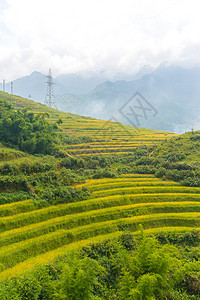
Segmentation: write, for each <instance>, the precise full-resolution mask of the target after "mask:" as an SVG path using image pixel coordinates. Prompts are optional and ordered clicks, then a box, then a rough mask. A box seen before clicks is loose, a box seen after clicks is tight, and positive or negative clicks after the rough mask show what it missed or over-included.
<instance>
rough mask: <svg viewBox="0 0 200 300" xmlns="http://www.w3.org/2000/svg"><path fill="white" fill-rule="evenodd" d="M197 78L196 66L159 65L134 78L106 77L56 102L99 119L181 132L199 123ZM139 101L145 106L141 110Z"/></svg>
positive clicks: (65, 107) (197, 125) (73, 110)
mask: <svg viewBox="0 0 200 300" xmlns="http://www.w3.org/2000/svg"><path fill="white" fill-rule="evenodd" d="M199 81H200V68H192V69H184V68H181V67H178V66H166V65H161V66H160V67H159V68H157V69H156V70H155V71H153V72H151V73H150V74H147V75H145V76H143V77H142V78H140V79H138V80H132V81H124V80H120V81H115V82H111V81H106V82H104V83H102V84H100V85H98V86H97V87H96V88H95V89H94V90H93V91H91V92H90V93H87V94H85V95H65V96H62V97H58V102H59V106H60V109H62V110H64V111H71V112H73V113H78V114H82V115H86V116H92V117H96V118H101V119H110V118H111V117H112V116H114V117H115V118H116V119H117V120H119V121H120V122H122V123H124V124H130V125H132V126H138V127H147V128H151V129H157V130H168V131H174V132H184V131H188V130H190V129H191V128H194V129H199V127H200V85H199ZM137 92H139V94H136V98H134V97H133V99H132V100H130V102H128V101H129V99H130V98H131V97H132V96H133V95H135V93H137ZM138 97H139V100H138ZM140 98H141V99H140ZM127 102H128V103H127ZM126 103H127V104H126ZM140 104H141V105H142V104H143V105H144V106H145V107H146V109H145V110H144V109H143V110H144V111H142V109H141V107H140ZM131 107H132V111H131ZM155 112H156V115H155ZM154 115H155V116H154Z"/></svg>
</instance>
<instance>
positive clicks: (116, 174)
mask: <svg viewBox="0 0 200 300" xmlns="http://www.w3.org/2000/svg"><path fill="white" fill-rule="evenodd" d="M0 96H1V97H3V98H4V99H7V100H10V101H11V103H12V104H13V105H14V107H15V108H17V109H19V108H22V107H26V106H29V107H32V109H33V111H34V112H35V113H36V114H38V113H41V112H48V113H49V121H50V122H55V121H56V120H58V119H62V122H59V131H58V134H61V135H63V139H61V140H60V144H59V147H60V150H61V151H60V152H56V154H55V155H43V154H42V155H41V154H40V153H39V154H37V155H31V154H27V153H24V152H22V151H18V150H15V149H11V148H8V147H6V146H5V141H4V145H3V144H1V145H0V271H1V272H0V278H1V280H4V279H6V278H10V277H13V276H16V275H21V274H22V273H24V272H27V271H28V270H29V271H30V270H33V269H34V268H35V267H36V266H37V265H38V264H39V265H42V264H47V263H49V262H51V261H52V260H54V259H55V258H56V257H58V256H60V255H64V254H65V253H66V252H68V251H70V250H71V249H77V248H80V247H82V246H84V245H88V244H90V243H91V242H93V243H94V242H95V243H96V242H98V241H104V240H107V239H113V238H114V237H117V236H120V235H121V234H122V233H123V232H127V231H129V232H133V233H135V234H136V235H137V234H138V230H139V229H140V225H141V224H142V226H143V228H144V230H145V231H146V232H147V233H154V234H155V233H162V232H173V233H176V232H185V231H191V230H192V229H193V228H196V229H199V228H200V223H199V217H200V204H199V203H200V202H199V201H200V186H199V185H197V186H196V185H194V186H192V187H191V186H182V185H181V184H180V182H179V180H171V178H170V177H169V174H166V173H165V174H164V176H163V178H164V179H165V180H162V178H156V176H157V175H159V174H160V173H159V174H157V172H160V165H159V164H160V163H161V164H162V168H164V167H166V165H165V163H166V159H165V158H163V157H162V149H163V148H162V147H164V149H165V147H166V146H165V145H168V144H170V143H171V140H170V141H167V140H168V139H170V138H171V137H173V136H175V135H174V134H170V133H166V132H158V131H152V130H148V129H144V128H138V129H136V128H131V127H130V126H123V125H121V124H120V123H117V122H112V121H108V122H104V121H100V120H96V119H92V118H88V117H81V116H78V115H72V114H68V113H63V112H60V111H58V110H55V109H51V108H48V107H45V106H44V105H41V104H39V103H34V102H32V101H28V100H27V99H23V98H20V97H16V96H11V95H9V94H4V93H1V95H0ZM22 116H23V114H22ZM191 134H193V135H194V136H196V135H197V133H191ZM179 137H181V136H178V137H176V136H175V137H174V139H175V141H176V140H178V139H179ZM180 140H181V141H183V143H185V140H184V136H183V140H182V139H179V141H180ZM190 141H191V143H193V140H192V139H190ZM161 142H162V145H161V146H160V148H158V144H160V143H161ZM175 145H176V144H175ZM176 146H177V145H176ZM190 146H191V145H190ZM156 151H161V154H160V155H161V157H160V159H161V161H160V160H159V152H158V154H156ZM198 151H199V148H197V152H196V153H195V157H197V156H198V153H199V152H198ZM163 161H164V162H163ZM157 163H158V165H156V164H157ZM168 166H169V164H168V163H167V167H168ZM171 166H172V165H170V168H171ZM164 169H165V168H164ZM170 170H171V169H170ZM162 171H163V169H162ZM189 171H191V170H189ZM193 171H194V170H193V169H192V172H193ZM195 172H196V171H195ZM193 173H194V172H193ZM154 174H155V175H156V176H155V175H154ZM170 174H171V173H170ZM162 175H163V173H162ZM184 176H188V175H187V173H184ZM157 177H159V176H157ZM160 177H162V176H160Z"/></svg>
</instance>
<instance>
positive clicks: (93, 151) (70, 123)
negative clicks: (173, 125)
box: [0, 92, 176, 157]
mask: <svg viewBox="0 0 200 300" xmlns="http://www.w3.org/2000/svg"><path fill="white" fill-rule="evenodd" d="M1 94H2V93H1V92H0V96H1ZM2 97H3V98H5V99H6V100H8V101H10V102H11V103H12V104H13V105H14V106H15V107H16V108H19V107H20V108H22V107H31V109H32V111H33V112H35V113H41V112H47V113H48V114H49V121H50V122H56V121H57V120H58V119H62V121H63V123H62V124H60V125H59V126H60V128H61V129H62V132H63V133H67V134H68V135H69V136H72V137H77V138H81V137H87V138H90V140H89V141H88V142H83V141H81V142H80V143H73V142H72V143H70V144H69V143H68V142H67V143H66V145H65V146H63V149H64V151H65V152H66V153H67V154H69V155H71V156H81V157H87V156H91V155H110V154H115V155H120V154H128V153H131V152H133V151H134V150H135V148H137V147H138V146H141V145H144V146H145V145H151V144H153V143H156V144H157V143H160V142H162V141H165V140H166V139H169V138H171V137H173V136H176V134H174V133H168V132H164V131H156V130H150V129H145V128H135V127H131V126H127V125H123V124H121V123H118V122H114V121H103V120H97V119H94V118H90V117H84V116H79V115H74V114H71V113H64V112H61V111H58V110H56V109H52V108H50V107H47V106H45V105H43V104H40V103H36V102H33V101H30V100H27V99H24V98H21V97H17V96H14V95H9V94H7V93H3V95H2Z"/></svg>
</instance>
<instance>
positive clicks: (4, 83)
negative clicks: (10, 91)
mask: <svg viewBox="0 0 200 300" xmlns="http://www.w3.org/2000/svg"><path fill="white" fill-rule="evenodd" d="M5 91H6V81H5V79H4V80H3V92H5Z"/></svg>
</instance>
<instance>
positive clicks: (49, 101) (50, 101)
mask: <svg viewBox="0 0 200 300" xmlns="http://www.w3.org/2000/svg"><path fill="white" fill-rule="evenodd" d="M46 78H47V82H46V83H47V92H46V98H45V101H44V104H46V105H47V106H49V107H52V108H57V106H56V101H55V96H54V91H53V84H54V82H53V78H52V75H51V69H49V75H48V76H47V77H46Z"/></svg>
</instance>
